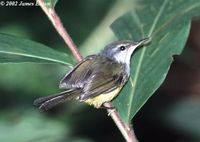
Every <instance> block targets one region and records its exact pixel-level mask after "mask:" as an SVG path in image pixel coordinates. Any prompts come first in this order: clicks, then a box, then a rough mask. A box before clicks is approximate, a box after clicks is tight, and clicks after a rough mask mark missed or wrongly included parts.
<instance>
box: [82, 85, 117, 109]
mask: <svg viewBox="0 0 200 142" xmlns="http://www.w3.org/2000/svg"><path fill="white" fill-rule="evenodd" d="M120 90H121V87H120V88H117V89H115V90H114V91H112V92H110V93H107V94H101V95H98V96H96V97H94V98H89V99H87V100H85V101H84V102H85V103H87V104H89V105H93V106H94V107H95V108H99V107H101V105H102V104H104V103H105V102H110V101H111V100H112V99H113V98H114V97H116V96H117V95H118V94H119V92H120Z"/></svg>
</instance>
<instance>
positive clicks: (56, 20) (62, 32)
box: [37, 0, 83, 61]
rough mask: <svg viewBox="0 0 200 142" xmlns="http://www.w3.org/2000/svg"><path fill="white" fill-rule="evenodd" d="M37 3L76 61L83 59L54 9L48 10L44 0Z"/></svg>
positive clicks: (38, 0)
mask: <svg viewBox="0 0 200 142" xmlns="http://www.w3.org/2000/svg"><path fill="white" fill-rule="evenodd" d="M37 3H38V4H39V5H40V7H41V8H42V10H43V11H44V12H45V14H46V15H47V17H48V18H49V20H50V21H51V23H52V24H53V26H54V28H55V29H56V31H57V32H58V33H59V35H60V36H61V37H62V39H63V40H64V42H65V43H66V45H68V47H69V49H70V50H71V52H72V54H73V56H74V57H75V58H76V60H77V61H81V60H82V59H83V58H82V56H81V54H80V52H79V50H78V49H77V47H76V45H75V44H74V42H73V40H72V39H71V37H70V36H69V34H68V33H67V31H66V30H65V28H64V26H63V24H62V22H61V20H60V18H59V17H58V15H57V14H56V12H55V9H54V8H49V7H47V6H46V5H45V2H44V0H37Z"/></svg>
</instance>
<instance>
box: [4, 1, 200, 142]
mask: <svg viewBox="0 0 200 142" xmlns="http://www.w3.org/2000/svg"><path fill="white" fill-rule="evenodd" d="M130 1H131V2H132V3H130ZM119 3H120V4H119ZM122 3H123V4H124V5H123V6H122ZM117 4H118V6H117ZM130 5H134V1H132V0H124V1H123V2H122V1H121V0H119V1H117V0H110V1H107V0H101V1H99V0H84V1H73V0H68V1H58V2H57V4H56V11H57V12H58V15H60V18H61V19H62V21H63V24H64V25H65V27H66V28H67V29H68V31H69V33H70V35H71V36H72V38H73V39H74V41H75V43H77V45H78V47H80V48H81V47H83V49H81V51H82V52H84V54H90V53H95V52H97V51H99V50H100V48H103V47H104V46H105V44H107V43H108V41H109V40H111V39H114V38H116V37H113V35H112V34H109V36H108V37H106V36H105V35H104V32H105V29H104V27H108V26H109V25H110V24H111V23H106V24H105V25H106V26H105V25H104V26H101V25H99V23H104V22H105V21H109V20H110V18H111V20H110V21H113V20H112V17H118V16H121V14H123V13H125V12H126V11H128V10H130V9H131V8H130V7H129V6H130ZM120 6H121V7H120ZM135 6H136V5H135ZM112 8H113V9H114V10H115V12H112V10H113V9H112ZM121 10H122V12H120V11H121ZM116 11H118V12H119V13H116ZM110 13H111V15H110V16H109V15H108V14H110ZM113 13H114V14H116V15H112V14H113ZM105 17H108V19H109V20H108V19H107V18H105ZM0 18H1V23H0V33H7V34H12V35H16V36H18V37H24V38H27V39H32V40H34V41H38V42H40V43H43V44H45V45H47V46H49V47H52V48H54V49H55V50H58V51H64V52H69V51H68V49H67V48H66V46H65V44H64V43H63V41H62V40H61V38H60V37H59V36H58V34H57V33H56V32H55V30H54V29H53V27H52V25H51V24H50V22H49V20H48V19H47V17H46V16H45V14H44V13H43V12H42V11H41V9H40V8H39V7H2V6H1V7H0ZM97 28H99V30H98V31H100V33H98V35H97V36H95V35H96V34H97V33H96V32H95V31H96V29H97ZM198 28H199V29H200V26H199V27H198ZM198 28H195V30H194V31H196V32H197V31H198V30H197V29H198ZM106 30H108V29H106ZM101 31H102V33H101ZM105 33H107V31H106V32H105ZM90 34H92V35H93V36H94V37H95V40H98V38H99V41H100V42H95V40H93V39H92V37H93V36H92V37H91V36H90ZM104 36H105V38H104ZM87 37H90V40H91V41H94V43H92V42H90V43H88V44H87V43H86V42H87V41H88V40H87ZM101 37H102V38H101ZM195 37H196V36H195ZM102 39H103V40H102ZM108 39H109V40H108ZM192 39H194V38H192ZM83 43H84V44H85V45H87V46H90V47H88V48H87V47H84V46H82V44H83ZM97 43H98V47H96V46H95V45H96V44H97ZM190 46H191V47H194V46H192V45H190ZM90 48H91V49H94V50H90ZM199 49H200V48H199ZM87 50H89V51H87ZM189 50H192V48H189ZM193 51H195V53H196V54H197V53H199V52H197V51H198V49H197V48H196V49H195V50H193ZM199 51H200V50H199ZM185 55H187V54H185ZM198 56H199V54H197V56H196V57H198ZM183 58H184V60H182V59H178V63H179V64H178V63H177V62H176V64H174V65H173V66H172V68H171V70H170V74H169V77H168V78H170V77H171V78H173V79H174V80H172V79H167V81H166V83H164V84H163V86H162V87H161V89H160V90H158V91H157V93H156V94H157V95H155V96H153V97H152V98H151V99H150V100H149V102H148V103H147V104H146V105H145V106H144V107H143V108H142V110H141V111H140V112H139V113H138V114H137V115H136V117H135V120H134V127H135V133H136V135H137V136H138V139H139V140H140V141H141V142H142V141H148V142H149V141H162V142H165V141H171V142H173V141H174V142H175V141H183V140H188V141H190V142H195V141H198V140H199V139H198V138H199V137H198V136H197V135H199V133H198V132H199V130H198V129H196V128H197V127H198V126H199V127H200V125H199V123H193V124H194V125H195V127H192V126H194V125H193V124H191V123H190V122H189V121H188V119H185V121H184V118H182V119H183V120H182V121H180V123H179V124H178V123H177V126H176V129H175V128H174V123H176V122H177V121H179V119H180V118H178V117H177V116H174V114H176V113H175V112H184V111H183V110H184V109H183V108H184V107H183V106H185V107H188V106H187V105H184V103H183V104H182V105H181V107H179V105H178V106H177V107H176V104H178V102H179V97H180V96H179V94H183V92H182V91H183V90H184V89H185V90H186V88H187V86H189V87H190V88H189V89H188V90H193V91H194V90H195V89H194V88H195V87H193V89H191V87H192V85H193V86H195V85H197V84H198V82H194V79H196V80H197V79H198V74H197V73H198V72H196V73H193V72H191V70H192V71H194V70H196V68H194V67H193V68H192V69H191V68H190V67H191V66H192V65H193V63H194V60H193V62H190V67H188V66H187V65H186V64H184V63H185V60H187V57H186V58H185V57H183ZM198 61H200V60H195V67H198V65H197V64H198V63H199V62H198ZM177 64H178V65H177ZM174 66H179V67H180V66H181V68H180V70H178V71H179V72H180V71H186V72H184V73H183V76H180V78H182V79H181V83H184V82H185V83H187V85H186V86H184V87H183V86H182V85H184V84H181V86H179V85H178V84H180V82H178V83H176V81H178V80H179V79H177V76H178V75H177V74H179V72H178V73H177V72H176V71H177V70H176V71H174V68H175V67H174ZM67 71H68V68H66V67H65V66H60V65H55V64H52V65H49V64H48V65H40V64H39V65H35V64H26V63H24V64H20V65H19V64H9V65H0V73H1V77H0V97H1V99H0V115H1V118H0V141H6V142H12V141H19V142H22V141H24V142H28V141H34V142H37V141H38V142H49V141H52V142H66V141H69V142H93V141H95V142H102V141H105V142H109V141H115V142H121V141H123V138H122V136H121V135H120V133H119V132H118V130H117V129H116V127H115V126H114V124H113V122H112V121H111V120H110V118H109V117H107V116H106V112H105V111H104V110H96V109H93V108H90V107H87V106H86V105H83V104H79V103H74V102H69V103H67V104H64V105H61V106H58V107H56V108H54V109H52V110H50V111H48V112H39V111H38V110H37V109H36V108H34V107H33V106H32V102H33V100H34V99H35V98H37V97H39V96H45V95H49V94H53V93H56V92H59V89H58V83H59V80H60V79H61V78H62V77H63V76H64V74H65V73H66V72H67ZM174 73H175V75H174ZM187 75H194V76H193V78H192V77H188V78H190V79H191V80H190V81H188V80H187V77H186V76H187ZM174 83H175V84H174ZM189 83H190V84H191V85H190V84H189ZM192 83H193V84H192ZM175 87H176V90H175V89H174V88H175ZM178 88H179V89H178ZM173 89H174V90H175V91H174V92H173V91H170V90H173ZM179 90H182V91H181V92H180V91H179ZM188 90H187V91H185V93H184V94H185V95H186V94H187V95H190V93H189V91H188ZM196 90H198V89H196ZM169 94H171V96H170V95H169ZM167 95H168V97H169V98H170V99H166V96H167ZM197 99H199V97H197V98H196V100H197ZM185 101H186V102H187V98H186V99H185ZM190 103H191V105H192V104H193V101H190ZM194 104H198V101H197V102H194ZM171 106H174V107H171ZM196 106H198V105H196ZM179 108H180V110H179ZM191 109H193V108H192V107H191ZM196 110H197V109H196ZM173 111H175V112H173ZM196 113H198V112H196ZM194 114H195V112H194ZM194 114H191V113H190V114H188V116H190V117H189V119H192V120H193V119H196V121H195V122H198V120H200V117H199V116H198V115H194ZM181 115H183V113H182V114H181ZM181 115H180V116H181ZM183 116H184V115H183ZM166 120H168V121H166ZM186 122H187V124H188V127H184V125H185V123H186ZM189 126H190V127H189ZM183 129H184V130H183ZM190 129H191V130H190ZM185 130H190V132H187V131H185ZM194 131H197V132H194ZM191 133H192V134H191ZM163 138H164V139H163Z"/></svg>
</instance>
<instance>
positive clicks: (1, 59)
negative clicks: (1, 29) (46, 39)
mask: <svg viewBox="0 0 200 142" xmlns="http://www.w3.org/2000/svg"><path fill="white" fill-rule="evenodd" d="M22 62H34V63H60V64H64V65H67V66H72V65H71V64H72V63H74V61H73V59H72V58H71V56H69V55H67V54H64V53H62V52H58V51H55V50H53V49H51V48H49V47H47V46H45V45H42V44H40V43H36V42H34V41H31V40H27V39H23V38H19V37H15V36H11V35H6V34H0V63H22Z"/></svg>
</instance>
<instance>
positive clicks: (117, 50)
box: [100, 38, 149, 65]
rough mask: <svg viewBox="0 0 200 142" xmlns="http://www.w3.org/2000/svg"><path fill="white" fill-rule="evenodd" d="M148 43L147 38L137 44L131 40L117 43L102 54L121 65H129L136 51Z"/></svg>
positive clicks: (113, 43)
mask: <svg viewBox="0 0 200 142" xmlns="http://www.w3.org/2000/svg"><path fill="white" fill-rule="evenodd" d="M148 41H149V38H145V39H142V40H140V41H136V42H134V41H129V40H122V41H115V42H112V43H110V44H108V45H107V46H106V47H105V48H104V50H103V51H102V52H101V53H100V54H101V55H103V56H106V57H108V58H110V59H112V60H114V61H117V62H119V63H123V64H127V65H129V64H130V59H131V55H132V54H133V52H134V51H135V49H136V48H137V47H139V46H142V45H144V44H146V43H148Z"/></svg>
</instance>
